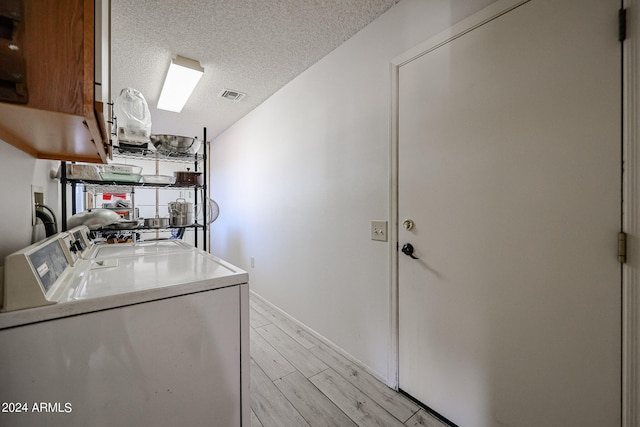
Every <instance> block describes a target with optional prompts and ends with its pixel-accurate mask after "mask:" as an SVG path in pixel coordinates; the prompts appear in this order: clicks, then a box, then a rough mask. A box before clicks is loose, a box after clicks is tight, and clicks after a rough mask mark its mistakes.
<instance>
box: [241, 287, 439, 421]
mask: <svg viewBox="0 0 640 427" xmlns="http://www.w3.org/2000/svg"><path fill="white" fill-rule="evenodd" d="M250 325H251V328H250V329H251V335H250V339H251V350H250V352H251V400H252V403H251V425H252V427H286V426H292V427H303V426H311V427H315V426H346V427H355V426H360V427H369V426H380V427H393V426H398V427H406V426H410V427H420V426H426V427H446V424H443V423H442V422H440V421H439V420H437V419H436V418H434V417H433V416H431V415H430V414H429V413H427V412H426V411H424V410H423V409H421V408H420V407H419V406H417V405H416V404H414V403H413V402H411V401H410V400H409V399H407V398H406V397H405V396H403V395H401V394H399V393H396V392H395V391H394V390H392V389H390V388H389V387H387V386H386V385H385V384H383V383H381V382H380V381H378V380H377V379H376V378H375V377H373V376H372V375H371V374H369V373H368V372H366V371H365V370H364V369H362V368H361V367H360V366H358V365H356V364H355V363H353V362H351V361H350V360H348V359H346V358H345V357H344V356H342V355H341V354H339V353H337V352H336V351H334V350H333V349H332V348H330V347H329V346H327V345H325V344H324V343H321V342H320V341H319V340H318V339H316V338H315V337H314V336H312V335H311V334H309V333H308V332H306V331H305V330H304V329H302V328H300V327H299V326H298V325H297V324H296V323H295V322H292V321H291V320H290V319H288V318H286V317H284V316H282V315H281V314H280V313H278V312H277V311H276V310H273V309H272V308H271V307H269V306H268V305H267V304H264V303H263V302H262V301H261V300H260V299H258V298H255V297H253V296H252V297H251V299H250Z"/></svg>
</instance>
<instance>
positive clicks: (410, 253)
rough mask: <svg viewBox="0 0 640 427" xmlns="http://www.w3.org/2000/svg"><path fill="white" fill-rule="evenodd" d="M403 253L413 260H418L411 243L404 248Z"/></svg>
mask: <svg viewBox="0 0 640 427" xmlns="http://www.w3.org/2000/svg"><path fill="white" fill-rule="evenodd" d="M402 253H403V254H405V255H407V256H410V257H411V258H413V259H418V257H417V256H415V255H413V245H412V244H411V243H405V244H404V245H403V246H402Z"/></svg>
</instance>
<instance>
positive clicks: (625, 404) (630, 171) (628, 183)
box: [622, 0, 640, 427]
mask: <svg viewBox="0 0 640 427" xmlns="http://www.w3.org/2000/svg"><path fill="white" fill-rule="evenodd" d="M638 3H639V2H638V1H637V0H624V1H623V4H624V7H625V9H627V14H628V16H627V39H626V40H625V41H624V44H623V61H624V62H623V67H622V72H623V76H622V78H623V87H624V91H623V93H622V96H623V106H622V114H623V126H622V130H623V137H622V140H623V144H622V152H623V158H624V173H623V175H622V177H623V182H622V188H623V194H622V196H623V204H622V209H623V212H624V215H623V218H622V227H623V231H625V232H626V233H627V235H628V242H627V245H628V247H627V254H628V256H627V263H626V264H624V265H623V266H622V425H623V427H638V426H640V414H639V413H638V409H639V408H638V405H639V402H638V400H639V399H640V390H639V389H638V387H639V386H640V381H639V375H640V366H639V360H638V358H639V357H640V353H639V351H638V350H639V349H638V344H639V342H640V337H639V334H640V319H639V315H638V307H640V292H639V291H638V286H640V268H639V267H640V259H639V258H638V249H639V248H640V246H639V245H638V243H639V242H638V236H640V206H639V203H640V197H638V191H640V173H639V172H638V166H639V165H640V150H639V149H638V138H639V134H640V120H639V118H638V114H640V96H639V95H640V94H639V92H638V91H639V90H640V87H639V85H638V77H637V72H638V70H640V55H639V52H638V49H640V44H639V43H638V41H637V37H638V34H640V31H639V27H640V16H639V15H638V12H637V10H636V8H637V6H638V5H639V4H638Z"/></svg>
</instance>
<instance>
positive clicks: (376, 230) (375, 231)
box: [371, 221, 387, 242]
mask: <svg viewBox="0 0 640 427" xmlns="http://www.w3.org/2000/svg"><path fill="white" fill-rule="evenodd" d="M371 240H379V241H381V242H386V241H387V221H371Z"/></svg>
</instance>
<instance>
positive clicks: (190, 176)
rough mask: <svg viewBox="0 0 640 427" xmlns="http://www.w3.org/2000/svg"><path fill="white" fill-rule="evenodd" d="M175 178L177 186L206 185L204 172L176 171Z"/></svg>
mask: <svg viewBox="0 0 640 427" xmlns="http://www.w3.org/2000/svg"><path fill="white" fill-rule="evenodd" d="M173 176H174V177H175V183H176V184H177V185H202V184H203V183H204V177H203V175H202V172H191V171H189V170H186V171H176V172H174V173H173Z"/></svg>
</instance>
